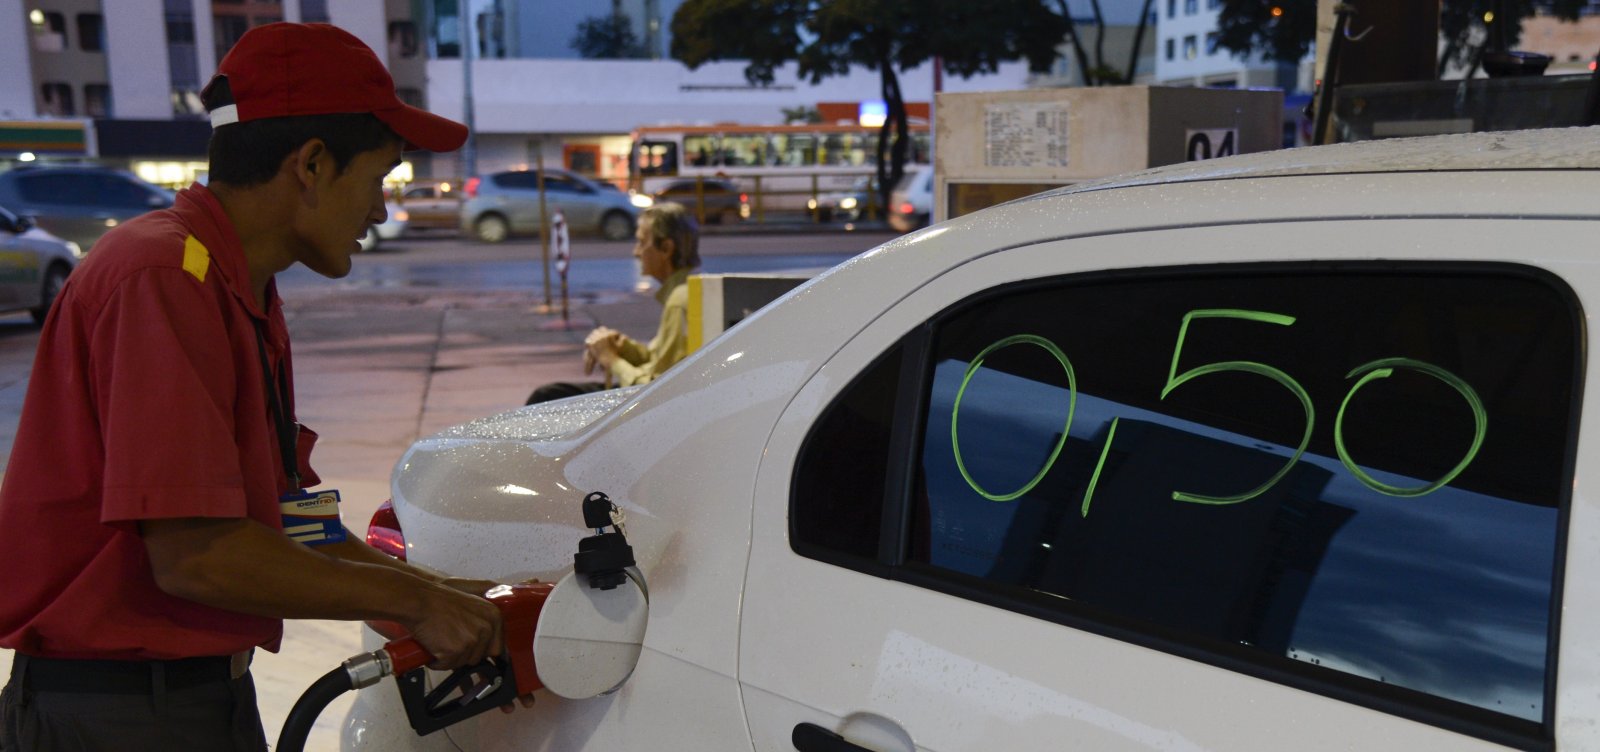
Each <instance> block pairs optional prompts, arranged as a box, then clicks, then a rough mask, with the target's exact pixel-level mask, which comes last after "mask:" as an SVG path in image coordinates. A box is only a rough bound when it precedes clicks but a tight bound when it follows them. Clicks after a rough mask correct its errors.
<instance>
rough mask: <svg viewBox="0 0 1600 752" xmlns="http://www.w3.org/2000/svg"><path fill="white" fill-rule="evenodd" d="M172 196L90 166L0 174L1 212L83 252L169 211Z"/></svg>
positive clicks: (120, 173)
mask: <svg viewBox="0 0 1600 752" xmlns="http://www.w3.org/2000/svg"><path fill="white" fill-rule="evenodd" d="M173 198H174V197H173V194H172V192H171V191H168V190H166V189H164V188H159V187H157V186H155V185H151V184H150V183H147V182H145V181H143V180H141V179H139V178H138V177H137V176H135V175H134V174H133V173H130V172H127V171H125V170H117V169H112V168H109V167H99V166H93V165H60V166H42V167H21V168H14V169H11V170H8V171H5V172H0V206H5V207H7V208H8V209H10V210H11V211H13V212H16V213H17V214H19V215H21V216H24V217H28V218H30V219H32V220H33V221H34V222H35V223H36V224H37V225H38V226H39V227H40V228H42V229H44V230H46V231H48V232H49V233H50V234H52V235H55V236H57V237H60V238H62V239H64V240H70V241H72V242H74V243H77V244H78V246H79V247H81V248H83V250H84V251H85V252H88V251H89V250H90V249H91V248H92V247H93V245H94V243H95V241H97V240H99V239H100V236H101V235H104V234H105V233H106V231H107V230H110V229H111V228H113V227H116V226H117V225H118V224H120V223H122V222H125V221H127V220H129V219H132V218H134V217H137V216H139V215H140V214H144V213H145V212H148V211H151V210H152V209H165V208H167V207H169V206H172V202H173Z"/></svg>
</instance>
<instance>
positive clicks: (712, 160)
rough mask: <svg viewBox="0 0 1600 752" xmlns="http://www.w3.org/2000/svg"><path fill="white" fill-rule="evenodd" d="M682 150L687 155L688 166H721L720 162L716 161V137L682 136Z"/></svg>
mask: <svg viewBox="0 0 1600 752" xmlns="http://www.w3.org/2000/svg"><path fill="white" fill-rule="evenodd" d="M683 150H684V152H685V153H686V154H687V155H688V159H689V164H691V165H694V166H695V167H711V166H713V165H717V164H721V162H720V160H718V159H717V156H718V155H717V137H716V136H711V135H695V136H684V137H683Z"/></svg>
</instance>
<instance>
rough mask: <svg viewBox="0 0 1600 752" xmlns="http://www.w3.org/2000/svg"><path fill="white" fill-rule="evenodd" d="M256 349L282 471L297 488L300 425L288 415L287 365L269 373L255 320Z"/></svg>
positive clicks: (292, 488) (263, 340) (292, 487)
mask: <svg viewBox="0 0 1600 752" xmlns="http://www.w3.org/2000/svg"><path fill="white" fill-rule="evenodd" d="M255 325H256V351H257V352H258V353H260V355H261V377H262V379H263V380H264V381H265V383H266V385H267V410H268V414H269V415H270V416H271V418H272V423H273V428H274V429H275V433H277V434H278V451H279V452H281V453H282V454H283V472H284V474H285V475H287V476H288V478H289V490H290V492H291V493H292V492H294V491H298V490H300V461H299V460H298V459H297V456H298V455H297V453H296V452H295V441H296V440H297V439H299V438H300V427H299V426H298V425H297V424H295V422H294V419H293V418H291V417H290V416H289V399H290V390H289V376H288V370H289V369H287V368H280V369H278V377H277V378H273V377H272V365H271V363H269V362H268V361H267V337H266V335H265V334H263V333H262V331H261V322H260V321H256V322H255Z"/></svg>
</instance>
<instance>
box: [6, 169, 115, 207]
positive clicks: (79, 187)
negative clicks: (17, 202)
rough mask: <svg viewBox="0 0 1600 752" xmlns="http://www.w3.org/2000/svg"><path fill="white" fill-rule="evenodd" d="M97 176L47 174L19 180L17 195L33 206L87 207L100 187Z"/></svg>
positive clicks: (28, 176)
mask: <svg viewBox="0 0 1600 752" xmlns="http://www.w3.org/2000/svg"><path fill="white" fill-rule="evenodd" d="M96 183H97V181H96V180H95V176H93V175H86V174H79V173H65V172H63V173H46V174H38V175H23V176H19V177H18V178H17V193H18V195H20V196H21V197H22V200H23V201H27V202H28V203H32V204H70V205H87V204H90V203H92V201H93V198H94V195H95V190H96V188H97V187H98V186H97V184H96Z"/></svg>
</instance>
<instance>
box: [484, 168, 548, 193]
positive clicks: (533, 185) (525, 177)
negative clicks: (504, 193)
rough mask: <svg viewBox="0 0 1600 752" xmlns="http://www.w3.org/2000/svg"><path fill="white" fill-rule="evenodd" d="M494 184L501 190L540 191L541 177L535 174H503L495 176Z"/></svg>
mask: <svg viewBox="0 0 1600 752" xmlns="http://www.w3.org/2000/svg"><path fill="white" fill-rule="evenodd" d="M494 184H495V185H497V186H499V187H501V188H511V189H519V188H520V189H525V190H538V188H539V175H538V173H534V172H526V171H523V172H502V173H499V174H498V175H495V176H494Z"/></svg>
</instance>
